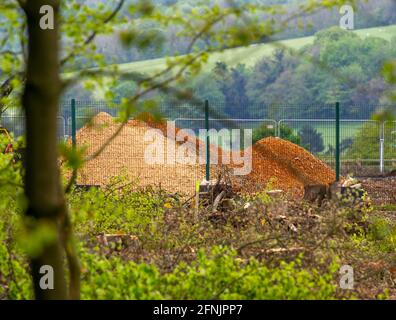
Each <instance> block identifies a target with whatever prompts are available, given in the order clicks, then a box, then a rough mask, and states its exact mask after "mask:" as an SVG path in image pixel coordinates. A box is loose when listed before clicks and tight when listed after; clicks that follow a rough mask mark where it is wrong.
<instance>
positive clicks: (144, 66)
mask: <svg viewBox="0 0 396 320" xmlns="http://www.w3.org/2000/svg"><path fill="white" fill-rule="evenodd" d="M353 32H355V33H356V34H357V35H359V36H360V37H362V38H365V37H369V36H375V37H380V38H383V39H385V40H390V39H391V38H392V37H393V36H396V25H392V26H386V27H376V28H368V29H360V30H356V31H353ZM313 40H314V37H313V36H311V37H303V38H295V39H289V40H283V41H276V42H270V43H266V44H258V45H251V46H248V47H241V48H234V49H227V50H224V51H223V52H216V53H212V54H211V55H210V57H209V61H208V64H207V68H209V69H210V68H212V67H213V66H214V65H215V63H216V62H218V61H222V62H225V63H227V64H228V65H230V66H235V65H237V64H239V63H242V64H245V65H246V66H248V67H251V66H253V65H254V64H256V63H257V61H259V60H260V59H262V58H263V57H265V56H269V55H271V54H272V53H273V52H274V50H275V49H276V48H278V47H287V48H291V49H294V50H298V49H300V48H302V47H303V46H305V45H307V44H311V43H312V42H313ZM165 67H166V59H165V58H161V59H152V60H144V61H137V62H131V63H124V64H119V69H120V70H121V71H125V72H128V71H130V72H132V71H133V72H140V73H146V74H151V73H154V72H158V71H161V70H163V69H164V68H165Z"/></svg>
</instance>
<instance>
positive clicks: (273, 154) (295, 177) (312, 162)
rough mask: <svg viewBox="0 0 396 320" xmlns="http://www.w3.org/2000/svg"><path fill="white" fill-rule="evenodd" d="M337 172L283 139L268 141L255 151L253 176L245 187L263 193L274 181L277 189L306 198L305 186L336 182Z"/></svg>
mask: <svg viewBox="0 0 396 320" xmlns="http://www.w3.org/2000/svg"><path fill="white" fill-rule="evenodd" d="M334 180H335V172H334V170H332V169H331V168H330V167H329V166H328V165H327V164H326V163H324V162H323V161H321V160H320V159H318V158H316V157H315V156H313V155H312V154H311V153H310V152H308V151H307V150H305V149H304V148H302V147H300V146H298V145H296V144H294V143H291V142H289V141H286V140H282V139H280V138H274V137H269V138H264V139H262V140H260V141H258V142H257V143H255V144H254V145H253V147H252V172H251V174H249V175H248V176H247V177H246V179H245V181H244V185H243V186H242V190H243V191H246V192H252V191H256V192H257V191H259V190H260V189H262V188H263V186H265V185H266V184H268V182H270V181H273V184H272V187H273V188H274V189H281V190H284V191H285V192H290V193H294V194H298V195H302V194H303V191H304V186H306V185H313V184H329V183H332V182H334Z"/></svg>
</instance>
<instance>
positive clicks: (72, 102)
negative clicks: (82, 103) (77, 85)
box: [71, 99, 77, 147]
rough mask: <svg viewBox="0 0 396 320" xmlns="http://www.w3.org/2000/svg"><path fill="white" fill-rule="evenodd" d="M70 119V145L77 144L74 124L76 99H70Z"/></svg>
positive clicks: (74, 145)
mask: <svg viewBox="0 0 396 320" xmlns="http://www.w3.org/2000/svg"><path fill="white" fill-rule="evenodd" d="M71 121H72V145H73V147H76V145H77V134H76V132H77V126H76V100H75V99H71Z"/></svg>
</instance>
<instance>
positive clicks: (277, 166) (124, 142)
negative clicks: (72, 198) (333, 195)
mask: <svg viewBox="0 0 396 320" xmlns="http://www.w3.org/2000/svg"><path fill="white" fill-rule="evenodd" d="M119 126H120V124H117V123H115V122H114V120H113V118H112V117H111V116H110V115H109V114H107V113H103V112H102V113H99V114H98V115H96V116H95V117H94V118H93V119H92V121H91V122H90V124H88V125H86V126H84V127H83V128H81V129H80V130H79V131H78V132H77V144H78V145H79V146H86V148H87V149H86V154H87V155H90V154H92V153H94V152H95V151H97V150H98V149H99V148H100V147H101V146H102V145H103V144H105V143H106V141H108V139H109V137H111V136H112V135H113V134H114V133H115V132H116V130H117V129H118V128H119ZM151 128H156V129H159V130H160V131H161V132H162V138H161V139H163V141H162V143H163V145H164V149H163V151H164V156H165V158H166V154H167V148H166V145H167V144H166V143H165V142H167V141H168V140H170V139H169V138H168V137H167V132H166V123H154V122H150V121H149V122H143V121H138V120H131V121H129V122H128V123H127V124H126V125H125V126H124V128H123V129H122V130H121V132H120V133H119V134H118V135H117V136H116V137H115V138H114V139H113V140H112V141H111V142H110V143H109V144H108V145H107V147H106V148H105V149H104V151H103V152H102V153H101V154H100V155H99V156H98V157H97V158H95V159H93V160H90V161H88V162H87V163H86V164H85V165H84V167H83V169H82V170H80V171H79V175H78V178H77V183H78V184H80V185H104V184H108V183H109V182H110V179H111V178H113V177H116V176H119V175H126V176H127V177H128V179H130V180H135V181H136V183H137V185H139V186H161V187H162V188H164V189H166V190H168V191H170V192H182V193H187V194H193V193H194V191H195V183H196V181H201V180H203V179H204V177H205V165H204V164H200V161H199V157H197V161H196V163H194V164H176V165H174V164H166V163H165V164H147V163H146V161H145V159H144V154H145V151H146V149H147V147H148V146H149V145H150V144H152V142H150V141H149V142H146V141H144V140H145V139H144V137H145V135H146V132H147V130H149V129H151ZM178 131H179V129H176V132H178ZM189 141H193V142H192V144H195V146H196V147H197V146H199V147H200V148H204V144H202V142H201V141H200V140H199V139H196V138H191V139H189ZM182 145H183V146H184V149H183V150H185V152H188V151H187V149H188V148H186V146H188V145H186V144H185V143H182V142H178V143H177V144H176V150H177V153H178V150H179V149H178V148H181V146H182ZM210 148H211V155H214V154H215V153H217V152H218V154H220V155H221V154H222V150H221V149H220V148H218V147H216V146H214V145H211V146H210ZM195 150H199V148H196V149H195ZM197 152H198V151H197ZM219 159H220V160H221V156H220V157H219ZM220 162H221V161H220ZM202 163H203V162H202ZM252 164H253V165H252V168H253V169H252V172H251V174H249V175H248V176H245V177H241V178H239V177H237V178H236V181H237V182H236V184H239V186H238V189H240V190H241V191H242V192H248V193H250V192H257V191H259V189H260V188H262V187H263V186H264V185H266V184H267V183H268V181H270V180H271V178H275V180H274V184H273V187H274V188H276V189H282V190H284V191H295V192H296V193H298V194H301V192H302V191H303V189H304V185H307V184H328V183H331V182H333V181H334V180H335V173H334V171H333V170H332V169H331V168H329V167H328V166H327V165H326V164H325V163H324V162H322V161H321V160H319V159H317V158H315V157H314V156H313V155H312V154H310V153H309V152H308V151H306V150H305V149H303V148H301V147H299V146H297V145H295V144H293V143H291V142H288V141H285V140H282V139H279V138H265V139H263V140H260V141H259V142H257V143H256V144H255V145H254V146H253V147H252ZM230 167H232V165H231V166H230ZM215 170H216V168H215V166H212V168H211V171H212V177H214V174H215Z"/></svg>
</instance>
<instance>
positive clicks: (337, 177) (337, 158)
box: [335, 102, 340, 182]
mask: <svg viewBox="0 0 396 320" xmlns="http://www.w3.org/2000/svg"><path fill="white" fill-rule="evenodd" d="M335 162H336V163H335V169H336V181H337V182H338V181H340V103H339V102H336V150H335Z"/></svg>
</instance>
